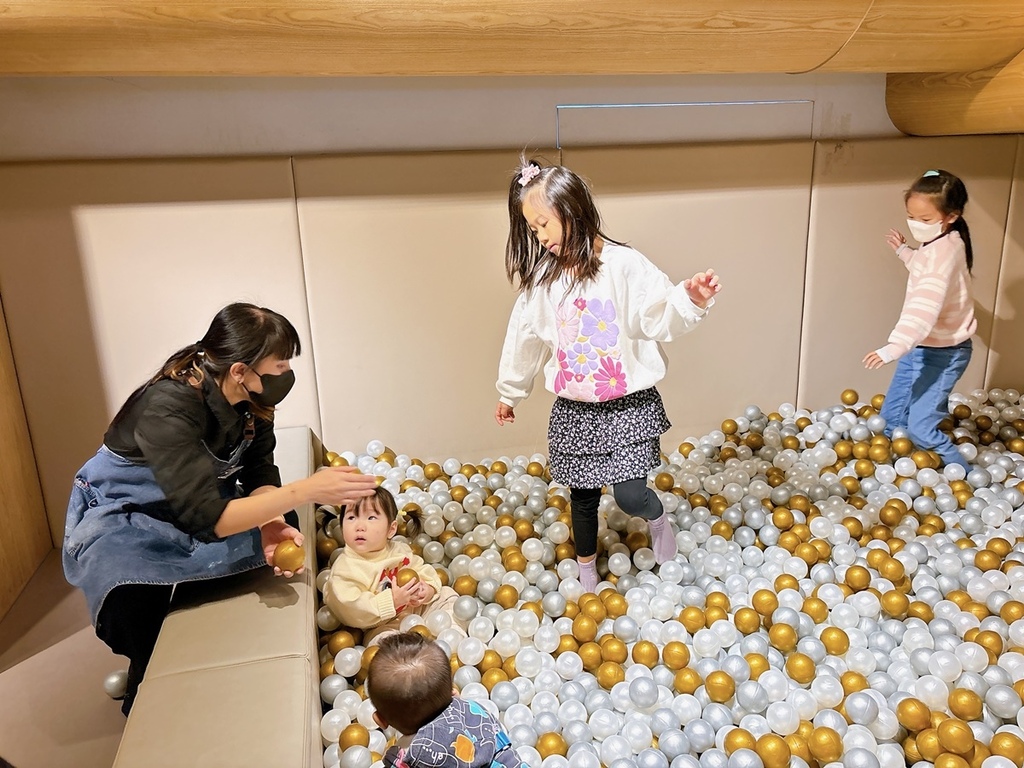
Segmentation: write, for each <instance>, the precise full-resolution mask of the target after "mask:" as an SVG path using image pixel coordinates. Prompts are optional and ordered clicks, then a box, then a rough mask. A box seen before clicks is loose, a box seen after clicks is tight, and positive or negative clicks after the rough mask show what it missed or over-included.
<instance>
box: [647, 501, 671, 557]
mask: <svg viewBox="0 0 1024 768" xmlns="http://www.w3.org/2000/svg"><path fill="white" fill-rule="evenodd" d="M647 527H648V528H650V529H651V549H653V550H654V560H655V562H657V563H658V565H662V564H663V563H667V562H668V561H669V560H672V559H673V558H674V557H675V556H676V553H677V552H678V551H679V550H678V548H677V547H676V537H675V534H674V533H673V532H672V524H671V523H670V522H669V521H668V514H666V513H665V512H662V513H661V517H659V518H658V519H657V520H649V521H647Z"/></svg>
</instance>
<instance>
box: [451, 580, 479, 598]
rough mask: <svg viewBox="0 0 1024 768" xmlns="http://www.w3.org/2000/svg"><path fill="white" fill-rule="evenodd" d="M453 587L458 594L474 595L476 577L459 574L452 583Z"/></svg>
mask: <svg viewBox="0 0 1024 768" xmlns="http://www.w3.org/2000/svg"><path fill="white" fill-rule="evenodd" d="M452 589H454V590H455V591H456V592H457V593H458V594H460V595H475V594H476V579H474V578H473V577H472V576H459V578H457V579H456V580H455V583H454V584H452Z"/></svg>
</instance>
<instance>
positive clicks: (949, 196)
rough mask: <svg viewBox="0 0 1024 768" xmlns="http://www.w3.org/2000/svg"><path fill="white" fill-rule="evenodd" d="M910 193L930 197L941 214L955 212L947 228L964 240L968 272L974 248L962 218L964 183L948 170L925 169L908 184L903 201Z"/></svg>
mask: <svg viewBox="0 0 1024 768" xmlns="http://www.w3.org/2000/svg"><path fill="white" fill-rule="evenodd" d="M911 195H925V196H927V197H929V198H931V201H932V202H933V203H934V204H935V207H936V208H938V209H939V211H940V212H941V213H942V215H943V216H949V215H950V214H951V213H955V214H956V217H957V218H956V221H954V222H953V223H952V224H950V225H949V228H950V229H952V230H955V231H956V232H959V233H960V238H961V239H962V240H963V241H964V249H965V250H966V251H967V271H968V272H970V271H971V269H972V268H973V267H974V248H972V247H971V230H970V229H969V228H968V226H967V222H966V221H965V220H964V207H965V206H966V205H967V187H965V186H964V183H963V182H962V181H960V179H959V178H958V177H956V176H954V175H953V174H952V173H950V172H949V171H943V170H941V169H940V170H936V171H926V172H925V173H924V174H923V175H922V176H921V177H920V178H919V179H918V180H917V181H915V182H914V183H913V184H911V185H910V189H908V190H907V191H906V194H904V195H903V202H907V200H909V199H910V196H911Z"/></svg>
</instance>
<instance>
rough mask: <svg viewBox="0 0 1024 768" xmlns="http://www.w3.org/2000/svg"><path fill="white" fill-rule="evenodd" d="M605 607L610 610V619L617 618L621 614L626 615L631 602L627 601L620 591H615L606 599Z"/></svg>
mask: <svg viewBox="0 0 1024 768" xmlns="http://www.w3.org/2000/svg"><path fill="white" fill-rule="evenodd" d="M604 608H605V610H606V611H607V612H608V618H609V619H617V618H619V617H620V616H625V615H626V610H627V609H628V608H629V603H627V602H626V598H625V597H623V596H622V595H620V594H619V593H618V592H613V593H612V594H610V595H609V596H608V597H607V598H606V599H605V601H604Z"/></svg>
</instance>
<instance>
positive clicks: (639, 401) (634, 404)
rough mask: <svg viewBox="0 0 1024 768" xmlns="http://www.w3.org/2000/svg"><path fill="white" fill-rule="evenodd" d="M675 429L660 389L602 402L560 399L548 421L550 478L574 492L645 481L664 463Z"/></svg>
mask: <svg viewBox="0 0 1024 768" xmlns="http://www.w3.org/2000/svg"><path fill="white" fill-rule="evenodd" d="M671 426H672V424H671V422H669V420H668V416H667V415H666V414H665V405H664V404H663V403H662V401H661V395H660V394H659V393H658V390H657V389H656V388H655V387H651V388H650V389H644V390H641V391H640V392H634V393H632V394H630V395H626V396H625V397H620V398H617V399H615V400H606V401H604V402H599V403H590V402H582V401H579V400H568V399H566V398H564V397H558V398H555V404H554V406H553V407H552V409H551V419H550V421H549V422H548V458H549V460H550V462H551V477H552V479H553V480H554V481H555V482H557V483H561V484H562V485H567V486H569V487H570V488H601V487H603V486H605V485H610V484H612V483H620V482H623V481H624V480H632V479H633V478H637V477H644V476H646V475H647V473H648V472H649V471H650V470H651V469H652V468H654V467H656V466H658V464H659V463H660V462H661V445H660V437H661V435H662V434H664V433H665V432H666V431H667V430H668V429H669V428H670V427H671Z"/></svg>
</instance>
